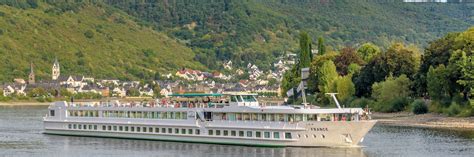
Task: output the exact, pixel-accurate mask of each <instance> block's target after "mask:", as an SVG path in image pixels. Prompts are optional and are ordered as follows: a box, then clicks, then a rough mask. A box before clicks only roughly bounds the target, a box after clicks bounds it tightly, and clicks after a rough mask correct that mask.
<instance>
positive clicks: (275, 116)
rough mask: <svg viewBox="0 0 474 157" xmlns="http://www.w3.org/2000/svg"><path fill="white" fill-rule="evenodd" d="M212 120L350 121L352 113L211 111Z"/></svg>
mask: <svg viewBox="0 0 474 157" xmlns="http://www.w3.org/2000/svg"><path fill="white" fill-rule="evenodd" d="M212 117H213V119H214V120H229V121H281V122H299V121H334V120H337V119H339V120H347V121H350V120H351V118H345V117H352V114H283V113H281V114H279V113H213V114H212ZM338 117H344V118H338Z"/></svg>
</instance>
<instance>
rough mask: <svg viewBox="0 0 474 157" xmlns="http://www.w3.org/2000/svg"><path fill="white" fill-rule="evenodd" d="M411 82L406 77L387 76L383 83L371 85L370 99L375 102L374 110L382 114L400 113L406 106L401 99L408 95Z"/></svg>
mask: <svg viewBox="0 0 474 157" xmlns="http://www.w3.org/2000/svg"><path fill="white" fill-rule="evenodd" d="M410 84H411V81H410V79H408V77H407V76H406V75H400V76H399V77H393V76H389V77H388V78H387V79H386V80H385V81H382V82H377V83H374V84H373V85H372V89H373V91H372V98H374V99H375V100H376V106H375V109H376V110H379V111H382V112H396V111H401V110H403V108H404V107H405V106H406V105H407V102H404V101H403V99H406V97H408V96H409V95H410Z"/></svg>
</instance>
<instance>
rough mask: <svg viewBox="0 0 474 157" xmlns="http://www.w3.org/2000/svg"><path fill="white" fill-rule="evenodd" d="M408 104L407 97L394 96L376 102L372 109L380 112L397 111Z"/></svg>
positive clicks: (403, 108)
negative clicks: (393, 97)
mask: <svg viewBox="0 0 474 157" xmlns="http://www.w3.org/2000/svg"><path fill="white" fill-rule="evenodd" d="M408 104H410V99H409V98H405V97H402V98H395V99H391V100H386V101H381V102H376V103H375V106H374V109H375V110H376V111H380V112H399V111H403V110H405V108H406V106H408Z"/></svg>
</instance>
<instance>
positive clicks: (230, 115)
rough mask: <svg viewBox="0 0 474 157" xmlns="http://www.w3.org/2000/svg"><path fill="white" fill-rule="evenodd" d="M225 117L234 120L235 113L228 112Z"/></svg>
mask: <svg viewBox="0 0 474 157" xmlns="http://www.w3.org/2000/svg"><path fill="white" fill-rule="evenodd" d="M227 119H228V120H230V121H235V120H236V117H235V113H228V114H227Z"/></svg>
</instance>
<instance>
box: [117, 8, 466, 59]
mask: <svg viewBox="0 0 474 157" xmlns="http://www.w3.org/2000/svg"><path fill="white" fill-rule="evenodd" d="M108 4H111V5H113V6H115V7H117V8H120V9H122V10H124V11H125V12H127V13H129V14H130V15H132V16H135V17H137V18H138V19H140V20H141V21H143V22H145V23H148V24H150V25H151V26H154V27H155V28H156V29H157V30H161V31H165V32H168V34H170V35H171V36H174V37H176V38H179V39H181V40H183V41H185V42H186V43H187V45H189V46H190V47H192V48H194V49H197V50H199V51H198V52H201V53H198V58H197V59H198V60H199V61H201V62H202V63H203V64H206V65H207V66H209V67H218V62H217V63H216V62H209V61H214V60H216V59H215V58H217V60H228V59H232V60H234V63H237V64H240V65H246V64H247V63H248V62H249V61H250V62H253V63H262V64H259V65H260V66H261V67H268V61H269V60H272V59H273V58H274V57H275V56H278V55H280V54H281V53H282V51H286V50H289V51H296V50H297V44H296V42H297V36H298V34H299V31H300V30H305V31H307V32H308V33H309V34H310V36H312V38H313V39H316V38H317V37H319V36H323V37H324V38H325V39H326V43H328V44H330V45H332V46H333V47H334V48H338V47H339V46H341V45H354V46H357V45H358V44H360V43H364V42H368V41H371V42H374V43H375V44H377V45H379V46H383V47H387V46H388V45H390V43H391V42H392V41H398V42H406V43H414V44H419V45H420V46H423V45H426V43H427V41H431V40H433V39H435V38H437V37H440V36H442V35H444V34H445V33H447V32H453V31H462V30H465V29H467V28H468V27H469V26H471V25H473V24H474V5H473V4H468V3H463V4H440V3H403V2H402V0H399V1H394V0H368V1H367V0H363V1H359V0H314V1H311V0H296V1H294V0H245V1H231V0H223V1H189V0H176V1H133V2H123V1H109V2H108ZM190 26H192V27H190ZM313 42H314V41H313ZM263 63H267V64H263Z"/></svg>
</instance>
